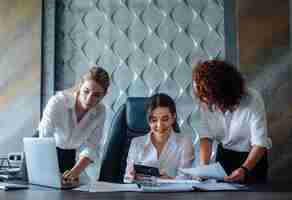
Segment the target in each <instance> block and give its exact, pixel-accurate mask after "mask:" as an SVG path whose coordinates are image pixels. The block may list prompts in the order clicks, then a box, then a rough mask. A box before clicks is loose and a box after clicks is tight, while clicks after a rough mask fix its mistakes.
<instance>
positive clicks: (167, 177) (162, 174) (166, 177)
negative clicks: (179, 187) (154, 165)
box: [159, 170, 174, 179]
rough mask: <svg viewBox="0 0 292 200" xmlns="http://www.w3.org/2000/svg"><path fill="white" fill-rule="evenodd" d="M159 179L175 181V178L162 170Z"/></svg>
mask: <svg viewBox="0 0 292 200" xmlns="http://www.w3.org/2000/svg"><path fill="white" fill-rule="evenodd" d="M159 178H162V179H174V177H173V176H169V175H167V173H166V172H165V171H164V170H160V177H159Z"/></svg>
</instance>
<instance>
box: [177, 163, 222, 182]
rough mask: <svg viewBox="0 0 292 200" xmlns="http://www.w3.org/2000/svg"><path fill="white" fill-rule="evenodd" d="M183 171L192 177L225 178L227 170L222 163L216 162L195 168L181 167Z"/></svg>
mask: <svg viewBox="0 0 292 200" xmlns="http://www.w3.org/2000/svg"><path fill="white" fill-rule="evenodd" d="M179 170H180V172H181V173H183V174H187V175H189V176H192V177H201V178H208V179H216V180H224V176H226V175H227V174H226V172H225V170H224V169H223V167H222V166H221V165H220V163H218V162H217V163H214V164H209V165H202V166H198V167H195V168H185V169H183V168H181V169H179Z"/></svg>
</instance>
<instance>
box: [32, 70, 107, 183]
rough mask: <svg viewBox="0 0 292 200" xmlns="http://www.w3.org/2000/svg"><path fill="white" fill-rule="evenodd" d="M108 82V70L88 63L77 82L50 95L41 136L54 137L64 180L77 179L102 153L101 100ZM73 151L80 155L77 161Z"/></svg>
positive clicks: (40, 132) (102, 116)
mask: <svg viewBox="0 0 292 200" xmlns="http://www.w3.org/2000/svg"><path fill="white" fill-rule="evenodd" d="M109 84H110V79H109V75H108V73H107V72H106V71H105V70H104V69H103V68H101V67H91V68H90V70H89V71H88V72H87V73H86V74H85V75H84V76H83V77H82V78H81V80H80V82H79V83H78V84H77V85H76V86H74V87H73V88H71V89H69V90H64V91H61V92H58V93H57V94H56V95H54V96H52V97H51V98H50V100H49V102H48V104H47V105H46V108H45V110H44V112H43V117H42V120H41V122H40V123H39V126H38V131H39V135H40V137H54V138H55V141H56V145H57V153H58V160H59V167H60V172H61V173H63V181H65V182H67V181H69V182H70V181H73V180H78V178H79V175H80V174H81V172H82V171H84V169H85V168H86V167H87V166H88V165H89V164H90V163H91V162H94V161H95V160H96V159H97V158H98V157H100V156H101V155H100V154H101V145H102V140H103V137H104V136H103V126H104V121H105V106H104V105H103V103H102V102H101V100H102V99H103V97H104V96H105V95H106V93H107V89H108V87H109ZM76 151H78V152H80V153H79V159H78V160H77V161H76Z"/></svg>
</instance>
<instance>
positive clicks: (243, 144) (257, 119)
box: [197, 88, 272, 152]
mask: <svg viewBox="0 0 292 200" xmlns="http://www.w3.org/2000/svg"><path fill="white" fill-rule="evenodd" d="M247 91H248V92H247V95H246V96H245V97H243V99H242V100H241V102H240V105H239V107H238V108H237V109H236V110H235V111H233V112H232V113H231V112H229V111H227V112H226V113H224V114H223V113H222V112H219V111H213V112H211V111H209V110H207V109H204V108H201V113H200V114H201V122H200V124H199V125H198V127H197V132H198V134H199V136H200V138H210V139H212V140H216V141H217V142H219V143H222V145H223V147H224V148H226V149H230V150H234V151H239V152H249V151H250V150H251V148H252V146H261V147H266V148H268V149H269V148H271V146H272V142H271V139H270V138H269V137H268V135H267V134H268V133H267V120H266V111H265V106H264V101H263V99H262V97H261V96H260V94H259V93H258V92H257V91H256V90H254V89H251V88H249V89H248V90H247Z"/></svg>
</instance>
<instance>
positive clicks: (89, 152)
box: [79, 147, 97, 162]
mask: <svg viewBox="0 0 292 200" xmlns="http://www.w3.org/2000/svg"><path fill="white" fill-rule="evenodd" d="M81 156H84V157H87V158H89V159H90V160H91V161H93V162H95V161H96V160H97V154H96V152H95V151H94V150H93V149H90V148H88V147H87V148H84V149H83V150H82V151H81V152H80V154H79V157H81Z"/></svg>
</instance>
